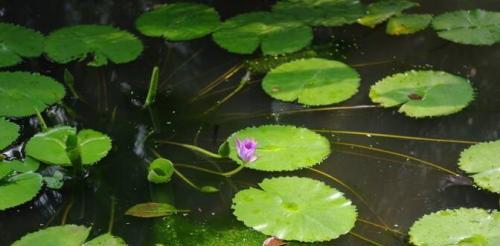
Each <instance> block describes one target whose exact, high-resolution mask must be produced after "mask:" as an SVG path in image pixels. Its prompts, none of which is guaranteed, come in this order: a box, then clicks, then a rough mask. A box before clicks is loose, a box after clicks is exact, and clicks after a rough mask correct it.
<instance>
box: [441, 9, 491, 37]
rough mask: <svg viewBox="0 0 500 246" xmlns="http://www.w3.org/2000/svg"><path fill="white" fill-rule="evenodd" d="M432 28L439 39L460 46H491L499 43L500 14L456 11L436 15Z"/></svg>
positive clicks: (480, 11)
mask: <svg viewBox="0 0 500 246" xmlns="http://www.w3.org/2000/svg"><path fill="white" fill-rule="evenodd" d="M432 27H433V28H434V29H435V30H436V31H437V34H438V35H439V37H441V38H444V39H446V40H450V41H452V42H455V43H460V44H471V45H492V44H494V43H497V42H499V41H500V12H493V11H485V10H481V9H476V10H458V11H453V12H448V13H444V14H441V15H438V16H436V17H435V18H434V20H433V21H432Z"/></svg>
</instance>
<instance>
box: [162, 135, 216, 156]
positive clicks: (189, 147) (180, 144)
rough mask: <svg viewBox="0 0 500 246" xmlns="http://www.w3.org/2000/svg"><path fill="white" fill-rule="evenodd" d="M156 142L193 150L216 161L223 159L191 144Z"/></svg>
mask: <svg viewBox="0 0 500 246" xmlns="http://www.w3.org/2000/svg"><path fill="white" fill-rule="evenodd" d="M156 142H157V143H165V144H170V145H175V146H179V147H183V148H186V149H189V150H193V151H196V152H199V153H202V154H205V155H207V156H210V157H212V158H217V159H220V158H223V157H222V156H221V155H219V154H216V153H213V152H210V151H208V150H206V149H203V148H200V147H198V146H195V145H191V144H183V143H177V142H171V141H167V140H158V141H156Z"/></svg>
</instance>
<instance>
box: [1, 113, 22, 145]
mask: <svg viewBox="0 0 500 246" xmlns="http://www.w3.org/2000/svg"><path fill="white" fill-rule="evenodd" d="M17 137H19V126H18V125H17V124H14V123H12V122H10V121H8V120H6V119H4V118H1V117H0V150H3V149H4V148H5V147H7V146H9V145H10V144H11V143H12V142H14V141H15V140H16V139H17Z"/></svg>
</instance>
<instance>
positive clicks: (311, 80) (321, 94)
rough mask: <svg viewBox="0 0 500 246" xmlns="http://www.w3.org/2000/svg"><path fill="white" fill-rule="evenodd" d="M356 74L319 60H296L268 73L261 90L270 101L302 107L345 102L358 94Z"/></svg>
mask: <svg viewBox="0 0 500 246" xmlns="http://www.w3.org/2000/svg"><path fill="white" fill-rule="evenodd" d="M359 81H360V78H359V74H358V73H357V72H356V70H354V69H352V68H351V67H349V66H347V65H346V64H344V63H342V62H339V61H333V60H326V59H320V58H310V59H302V60H296V61H292V62H289V63H285V64H283V65H280V66H278V67H277V68H275V69H273V70H271V72H269V73H268V74H267V75H266V77H264V80H263V81H262V88H263V89H264V91H265V92H266V93H267V94H268V95H270V96H271V97H273V98H276V99H279V100H282V101H287V102H292V101H295V100H297V101H298V102H299V103H301V104H305V105H314V106H317V105H329V104H333V103H338V102H342V101H345V100H347V99H349V98H350V97H352V96H353V95H354V94H356V92H357V91H358V87H359Z"/></svg>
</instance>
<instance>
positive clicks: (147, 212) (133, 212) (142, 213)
mask: <svg viewBox="0 0 500 246" xmlns="http://www.w3.org/2000/svg"><path fill="white" fill-rule="evenodd" d="M179 212H189V210H183V209H177V208H175V207H174V206H172V205H170V204H167V203H154V202H150V203H141V204H137V205H134V206H133V207H131V208H129V209H128V210H127V211H126V212H125V214H126V215H130V216H134V217H140V218H154V217H164V216H167V215H171V214H174V213H179Z"/></svg>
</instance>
